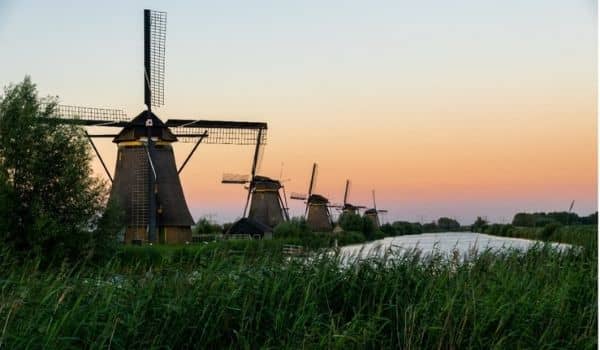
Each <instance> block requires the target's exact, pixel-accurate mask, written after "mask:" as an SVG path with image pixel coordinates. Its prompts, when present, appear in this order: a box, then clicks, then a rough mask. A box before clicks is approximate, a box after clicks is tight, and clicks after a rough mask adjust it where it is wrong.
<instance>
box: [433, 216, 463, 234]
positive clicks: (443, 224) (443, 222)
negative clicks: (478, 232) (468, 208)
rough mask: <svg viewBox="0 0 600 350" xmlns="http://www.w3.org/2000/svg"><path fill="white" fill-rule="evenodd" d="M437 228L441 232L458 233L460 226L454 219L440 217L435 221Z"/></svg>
mask: <svg viewBox="0 0 600 350" xmlns="http://www.w3.org/2000/svg"><path fill="white" fill-rule="evenodd" d="M437 227H438V229H440V230H443V231H458V230H459V229H460V224H459V223H458V221H456V220H454V219H451V218H447V217H441V218H439V219H438V221H437Z"/></svg>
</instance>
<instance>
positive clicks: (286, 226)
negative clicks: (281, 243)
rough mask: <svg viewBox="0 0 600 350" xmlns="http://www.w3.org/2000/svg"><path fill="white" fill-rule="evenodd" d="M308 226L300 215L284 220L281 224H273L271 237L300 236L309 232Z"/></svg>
mask: <svg viewBox="0 0 600 350" xmlns="http://www.w3.org/2000/svg"><path fill="white" fill-rule="evenodd" d="M311 232H312V231H311V229H310V227H308V224H307V223H306V220H305V219H304V218H301V217H295V218H292V219H291V220H289V221H284V222H282V223H281V224H279V225H277V226H275V228H274V229H273V237H275V238H288V237H298V238H299V237H302V236H304V235H307V234H309V233H311Z"/></svg>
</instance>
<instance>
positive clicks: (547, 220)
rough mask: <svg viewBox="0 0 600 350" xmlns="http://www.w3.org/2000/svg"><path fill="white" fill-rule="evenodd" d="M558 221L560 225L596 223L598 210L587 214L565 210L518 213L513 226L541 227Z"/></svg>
mask: <svg viewBox="0 0 600 350" xmlns="http://www.w3.org/2000/svg"><path fill="white" fill-rule="evenodd" d="M551 223H558V224H561V225H596V224H597V223H598V212H595V213H593V214H590V215H587V216H579V215H577V214H576V213H569V212H566V211H560V212H549V213H544V212H539V213H518V214H516V215H515V217H514V218H513V221H512V224H513V225H514V226H522V227H543V226H546V225H547V224H551Z"/></svg>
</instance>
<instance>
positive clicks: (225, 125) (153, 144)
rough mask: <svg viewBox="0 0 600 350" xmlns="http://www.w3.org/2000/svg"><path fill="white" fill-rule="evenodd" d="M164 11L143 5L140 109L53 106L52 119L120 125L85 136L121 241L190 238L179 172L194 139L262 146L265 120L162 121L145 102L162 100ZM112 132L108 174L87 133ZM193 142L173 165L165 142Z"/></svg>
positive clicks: (189, 218)
mask: <svg viewBox="0 0 600 350" xmlns="http://www.w3.org/2000/svg"><path fill="white" fill-rule="evenodd" d="M166 20H167V14H166V13H165V12H159V11H152V10H144V104H145V105H146V110H144V111H142V112H141V113H140V114H139V115H137V116H136V117H135V118H133V119H131V120H129V118H128V117H127V116H126V114H125V112H123V111H122V110H115V109H100V108H89V107H77V106H64V105H59V106H56V107H55V109H54V115H53V118H54V119H55V120H57V121H58V122H61V123H64V124H75V125H81V126H102V127H116V128H121V130H120V131H119V132H118V133H117V134H96V135H90V134H89V133H88V132H87V131H86V135H87V137H88V140H89V142H90V144H91V145H92V148H93V149H94V151H95V152H96V155H97V157H98V159H99V160H100V163H101V164H102V167H103V168H104V171H106V174H107V176H108V178H109V180H110V182H111V183H112V189H111V193H110V200H114V201H116V202H118V203H119V204H120V205H121V207H122V209H123V210H124V211H125V218H126V222H127V227H126V229H125V242H127V243H129V242H163V243H182V242H186V241H191V228H190V226H191V225H192V224H193V223H194V221H193V218H192V216H191V214H190V211H189V208H188V206H187V204H186V201H185V197H184V194H183V188H182V186H181V181H180V178H179V174H180V173H181V171H182V170H183V169H184V167H185V166H186V164H188V161H189V160H190V158H191V157H192V155H193V154H194V152H195V151H196V149H197V148H198V146H199V145H200V143H201V142H204V143H208V144H237V145H254V144H256V145H257V146H258V145H261V144H265V143H266V130H267V124H266V123H257V122H233V121H210V120H193V119H192V120H189V119H169V120H167V121H166V122H163V121H162V120H161V119H160V118H159V117H158V116H157V115H156V114H155V113H154V112H153V111H152V107H159V106H162V105H163V104H164V78H165V38H166ZM103 137H104V138H106V137H108V138H112V139H113V142H114V143H116V144H117V148H118V150H117V162H116V166H115V173H114V178H113V177H112V176H111V175H110V172H109V171H108V168H107V166H106V164H105V163H104V160H103V159H102V156H101V155H100V153H99V151H98V149H97V148H96V146H95V144H94V142H93V139H94V138H103ZM176 141H182V142H193V143H195V144H194V146H193V148H192V150H191V151H190V153H189V154H188V156H187V157H186V159H185V160H184V161H183V163H182V164H181V165H180V166H179V168H177V165H176V162H175V156H174V153H173V146H172V144H173V143H174V142H176Z"/></svg>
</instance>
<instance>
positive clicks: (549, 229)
mask: <svg viewBox="0 0 600 350" xmlns="http://www.w3.org/2000/svg"><path fill="white" fill-rule="evenodd" d="M561 226H562V225H561V224H560V223H558V222H551V223H548V224H546V226H544V228H543V229H542V230H541V231H540V234H539V237H540V238H541V239H542V240H548V239H550V237H551V236H552V235H553V234H554V232H556V231H557V230H558V229H559V228H560V227H561Z"/></svg>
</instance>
